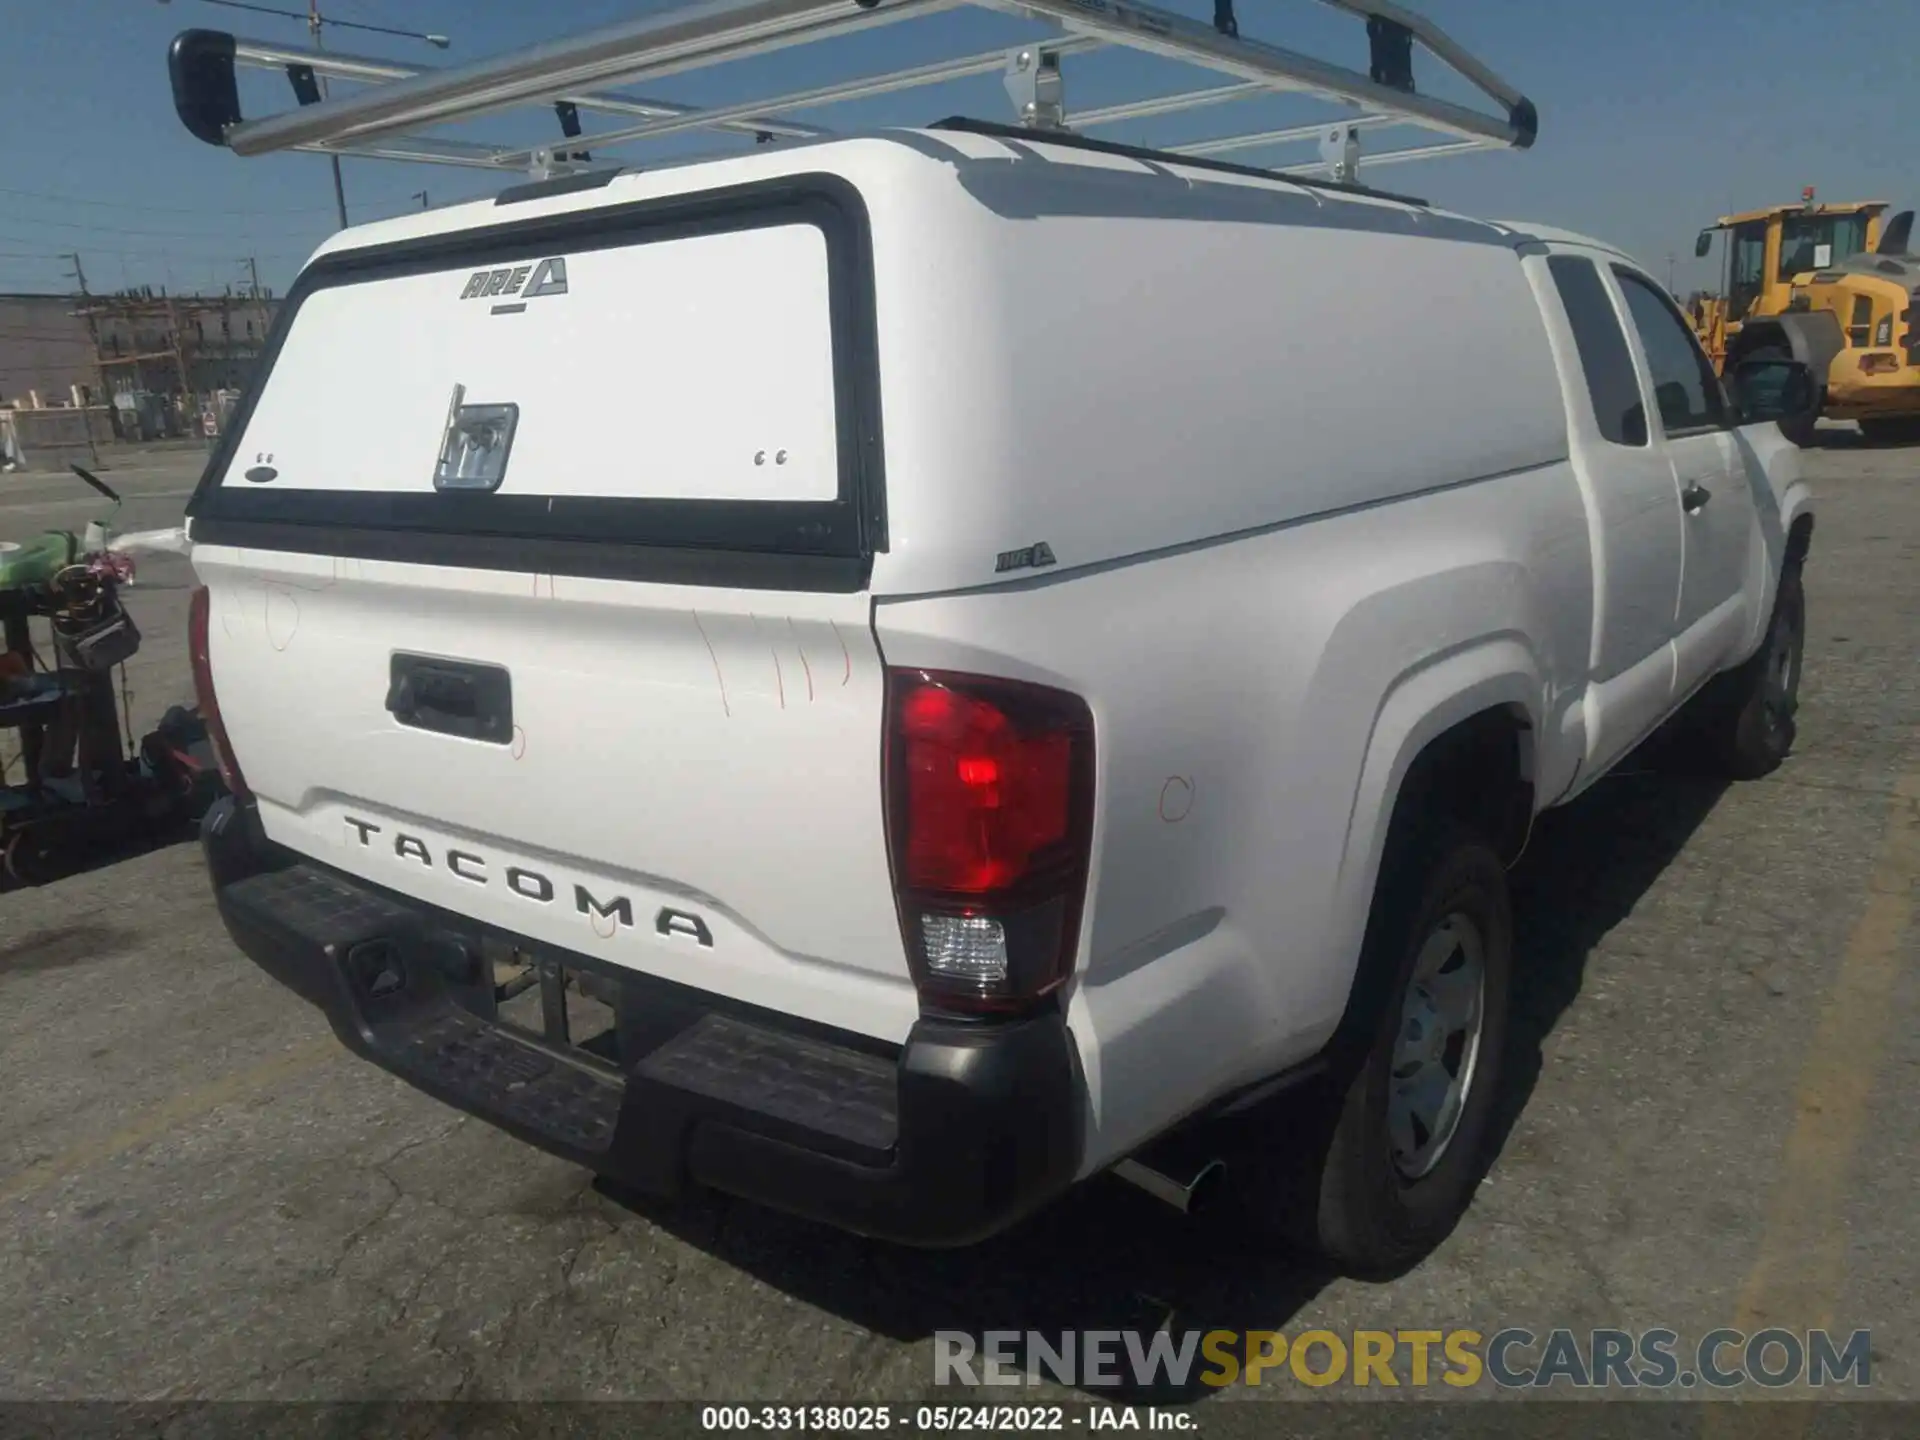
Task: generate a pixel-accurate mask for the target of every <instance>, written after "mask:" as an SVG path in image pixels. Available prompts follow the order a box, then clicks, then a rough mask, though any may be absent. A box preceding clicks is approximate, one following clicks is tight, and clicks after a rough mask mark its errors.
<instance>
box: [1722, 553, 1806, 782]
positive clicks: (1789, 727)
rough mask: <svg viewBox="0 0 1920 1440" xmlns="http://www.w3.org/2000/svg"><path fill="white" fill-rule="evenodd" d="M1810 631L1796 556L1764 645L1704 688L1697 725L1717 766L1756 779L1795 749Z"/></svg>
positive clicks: (1782, 576)
mask: <svg viewBox="0 0 1920 1440" xmlns="http://www.w3.org/2000/svg"><path fill="white" fill-rule="evenodd" d="M1806 635H1807V599H1806V591H1805V589H1804V587H1803V586H1802V584H1801V580H1800V565H1799V563H1798V562H1797V561H1796V562H1794V563H1792V564H1789V565H1788V566H1787V567H1786V569H1785V570H1783V571H1782V572H1781V573H1780V585H1779V588H1778V590H1777V591H1776V592H1775V594H1774V598H1773V614H1772V616H1771V617H1770V618H1769V619H1768V621H1767V633H1766V635H1765V637H1764V638H1763V639H1762V640H1761V642H1760V648H1759V649H1758V650H1756V651H1755V652H1754V654H1753V656H1752V658H1751V659H1749V660H1747V661H1746V662H1745V663H1744V664H1742V665H1741V666H1740V667H1739V668H1738V669H1735V670H1730V671H1728V672H1727V673H1726V674H1724V675H1721V676H1718V677H1716V678H1715V679H1714V680H1713V681H1711V682H1710V683H1709V684H1708V687H1707V689H1706V690H1705V691H1703V692H1702V693H1701V696H1700V701H1699V706H1700V708H1699V719H1698V731H1699V736H1700V739H1701V741H1702V742H1703V743H1704V746H1705V749H1706V758H1707V760H1708V762H1709V763H1710V764H1711V765H1712V767H1713V768H1714V769H1716V770H1719V771H1721V772H1722V773H1724V774H1726V775H1728V776H1730V777H1732V778H1733V779H1735V780H1757V779H1759V778H1760V777H1761V776H1763V775H1769V774H1772V773H1773V771H1775V770H1777V769H1778V768H1779V767H1780V763H1781V762H1782V761H1783V760H1785V759H1786V758H1787V756H1788V754H1789V753H1790V752H1791V751H1792V749H1793V742H1794V738H1795V736H1796V735H1797V734H1798V726H1797V724H1796V721H1795V716H1796V713H1797V711H1798V710H1799V708H1800V675H1801V667H1802V662H1803V660H1804V658H1805V651H1806Z"/></svg>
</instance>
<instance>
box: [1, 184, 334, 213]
mask: <svg viewBox="0 0 1920 1440" xmlns="http://www.w3.org/2000/svg"><path fill="white" fill-rule="evenodd" d="M0 195H11V196H13V197H14V198H16V199H21V200H52V201H55V202H56V203H58V204H61V205H96V206H100V207H103V208H105V209H109V210H154V211H159V212H161V213H163V214H168V215H305V214H314V215H323V214H331V213H332V212H333V207H332V206H331V205H275V206H271V207H267V208H262V207H257V206H255V207H250V208H248V209H245V210H216V209H214V208H213V207H212V206H209V205H148V204H144V203H141V202H138V201H133V200H93V199H89V198H88V197H86V196H83V195H53V194H49V193H48V192H46V191H44V190H9V189H7V188H6V187H4V186H0Z"/></svg>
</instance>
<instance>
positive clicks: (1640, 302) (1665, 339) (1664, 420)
mask: <svg viewBox="0 0 1920 1440" xmlns="http://www.w3.org/2000/svg"><path fill="white" fill-rule="evenodd" d="M1613 273H1614V274H1615V275H1616V276H1617V277H1618V278H1619V281H1620V290H1621V293H1622V294H1624V295H1625V296H1626V297H1627V310H1628V312H1629V313H1630V314H1631V315H1632V316H1633V327H1634V329H1636V330H1638V331H1639V332H1640V343H1641V345H1642V346H1643V347H1644V348H1645V350H1646V352H1647V369H1648V370H1649V371H1651V372H1652V375H1653V400H1654V404H1656V405H1657V406H1659V407H1660V423H1661V425H1662V426H1663V427H1665V429H1666V432H1667V435H1668V437H1669V438H1671V437H1673V436H1676V435H1685V434H1687V433H1689V432H1698V431H1701V430H1715V429H1719V428H1721V427H1723V426H1725V425H1726V423H1727V413H1726V399H1725V397H1724V396H1723V395H1722V394H1721V391H1720V380H1719V377H1718V376H1716V375H1715V374H1714V373H1713V366H1712V365H1711V364H1709V363H1708V361H1707V357H1706V353H1705V352H1704V351H1703V350H1701V348H1700V343H1699V342H1698V341H1697V340H1695V339H1694V337H1693V332H1692V331H1691V330H1689V329H1688V328H1687V322H1686V321H1685V320H1683V319H1681V318H1680V311H1679V309H1678V307H1676V306H1675V305H1674V304H1673V303H1672V302H1671V301H1669V300H1668V299H1666V298H1665V297H1664V296H1663V295H1662V294H1661V293H1660V291H1659V290H1658V289H1656V288H1655V287H1654V285H1653V284H1652V282H1650V281H1648V280H1647V279H1645V278H1644V277H1642V276H1639V275H1636V274H1634V272H1633V271H1631V270H1628V269H1625V268H1623V267H1621V266H1619V265H1616V266H1614V267H1613Z"/></svg>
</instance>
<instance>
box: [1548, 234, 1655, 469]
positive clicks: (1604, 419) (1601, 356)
mask: <svg viewBox="0 0 1920 1440" xmlns="http://www.w3.org/2000/svg"><path fill="white" fill-rule="evenodd" d="M1547 272H1548V273H1549V274H1551V275H1552V276H1553V284H1554V288H1555V289H1557V290H1558V291H1559V292H1560V303H1561V304H1562V305H1564V306H1565V307H1566V311H1567V323H1568V324H1569V325H1571V326H1572V327H1573V341H1574V345H1575V347H1576V348H1577V349H1578V350H1579V352H1580V369H1581V370H1582V372H1584V373H1585V375H1586V377H1587V394H1588V396H1589V397H1590V398H1591V399H1592V400H1593V418H1594V419H1595V420H1596V421H1598V422H1599V426H1600V436H1601V438H1602V439H1604V440H1611V441H1612V442H1613V443H1614V444H1615V445H1636V446H1638V445H1645V444H1646V443H1647V411H1646V405H1645V403H1644V402H1643V401H1642V399H1641V397H1640V381H1639V378H1638V377H1637V376H1635V374H1634V372H1633V356H1632V355H1631V354H1630V353H1629V352H1628V350H1627V336H1626V332H1625V331H1624V330H1622V329H1621V328H1620V316H1619V313H1618V312H1617V311H1616V310H1615V309H1614V308H1613V300H1612V298H1611V297H1610V296H1609V295H1608V294H1607V287H1606V283H1605V282H1604V281H1603V280H1601V278H1600V269H1599V267H1598V266H1596V265H1595V264H1594V263H1593V262H1592V261H1591V260H1583V259H1582V258H1580V257H1579V256H1578V255H1552V256H1549V257H1548V258H1547Z"/></svg>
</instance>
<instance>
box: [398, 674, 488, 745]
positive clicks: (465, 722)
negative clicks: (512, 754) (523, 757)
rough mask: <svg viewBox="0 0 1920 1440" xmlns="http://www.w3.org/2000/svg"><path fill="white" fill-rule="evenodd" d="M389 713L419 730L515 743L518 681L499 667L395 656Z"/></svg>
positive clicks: (468, 738)
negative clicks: (514, 728) (514, 702)
mask: <svg viewBox="0 0 1920 1440" xmlns="http://www.w3.org/2000/svg"><path fill="white" fill-rule="evenodd" d="M387 712H388V713H389V714H390V715H392V716H393V718H394V719H395V720H398V721H399V722H400V723H401V724H402V725H406V726H408V727H410V728H412V729H415V730H432V731H434V732H435V733H436V734H440V735H456V736H458V737H460V738H461V739H463V740H484V741H487V742H488V743H490V744H494V745H506V744H510V743H511V742H512V740H513V681H512V678H511V677H510V676H509V675H508V674H507V672H506V670H505V669H504V668H503V667H501V666H499V665H475V664H470V663H468V662H465V661H460V660H430V659H428V658H427V657H426V656H424V655H395V656H394V657H393V666H392V671H391V678H390V680H389V681H388V684H387Z"/></svg>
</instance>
